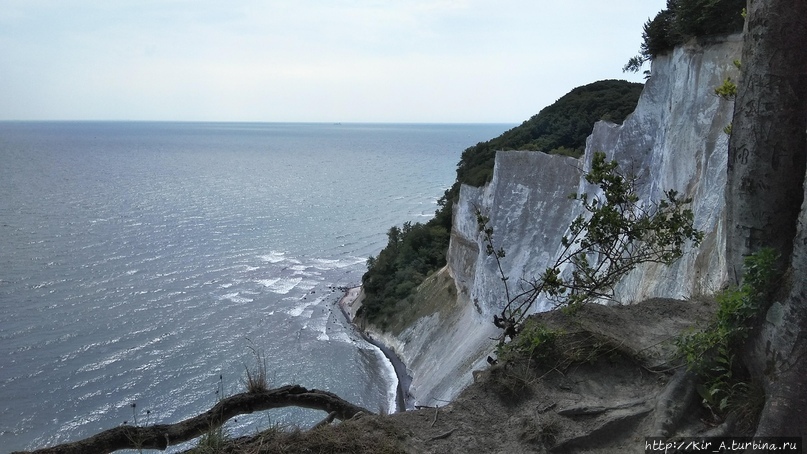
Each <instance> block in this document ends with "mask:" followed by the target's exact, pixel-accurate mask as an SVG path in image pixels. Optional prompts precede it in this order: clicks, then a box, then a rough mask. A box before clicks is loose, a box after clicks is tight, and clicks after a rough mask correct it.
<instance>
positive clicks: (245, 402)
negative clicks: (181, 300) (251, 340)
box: [33, 385, 371, 454]
mask: <svg viewBox="0 0 807 454" xmlns="http://www.w3.org/2000/svg"><path fill="white" fill-rule="evenodd" d="M292 406H294V407H303V408H311V409H315V410H323V411H326V412H328V413H329V417H330V414H333V415H334V418H338V419H340V420H346V419H350V418H352V417H353V416H355V415H356V414H357V413H360V412H364V413H368V414H370V413H371V412H369V411H368V410H366V409H364V408H361V407H359V406H357V405H353V404H351V403H350V402H348V401H346V400H343V399H342V398H340V397H339V396H337V395H336V394H333V393H330V392H328V391H320V390H317V389H311V390H309V389H306V388H304V387H302V386H299V385H288V386H282V387H280V388H275V389H270V390H267V391H264V392H260V393H241V394H236V395H234V396H231V397H228V398H226V399H223V400H221V401H219V403H217V404H216V405H215V406H214V407H213V408H211V409H210V410H208V411H206V412H205V413H202V414H200V415H197V416H194V417H192V418H188V419H186V420H184V421H181V422H178V423H176V424H156V425H153V426H147V427H135V426H129V425H124V426H119V427H115V428H114V429H109V430H105V431H103V432H101V433H99V434H96V435H93V436H91V437H89V438H85V439H83V440H79V441H75V442H71V443H64V444H61V445H57V446H53V447H50V448H43V449H38V450H36V451H33V453H36V454H74V453H75V454H89V453H107V452H113V451H117V450H120V449H160V450H164V449H166V448H167V447H168V446H171V445H176V444H179V443H183V442H185V441H188V440H192V439H194V438H196V437H199V436H201V435H203V434H205V433H207V432H209V431H210V430H211V429H215V428H218V427H221V425H223V424H224V423H225V422H227V420H229V419H231V418H234V417H236V416H238V415H243V414H249V413H253V412H256V411H263V410H270V409H273V408H281V407H292Z"/></svg>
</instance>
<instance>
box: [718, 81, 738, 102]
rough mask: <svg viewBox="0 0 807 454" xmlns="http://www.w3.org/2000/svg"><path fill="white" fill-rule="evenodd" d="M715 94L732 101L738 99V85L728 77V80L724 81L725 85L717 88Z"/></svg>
mask: <svg viewBox="0 0 807 454" xmlns="http://www.w3.org/2000/svg"><path fill="white" fill-rule="evenodd" d="M715 94H716V95H717V96H720V97H721V98H723V99H725V100H727V101H730V100H732V99H734V98H735V97H737V84H735V83H734V82H733V81H732V80H731V77H726V79H725V80H723V84H722V85H720V86H719V87H717V88H715Z"/></svg>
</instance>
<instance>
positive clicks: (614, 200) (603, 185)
mask: <svg viewBox="0 0 807 454" xmlns="http://www.w3.org/2000/svg"><path fill="white" fill-rule="evenodd" d="M585 179H586V181H587V182H588V183H589V184H592V185H596V186H598V187H599V188H600V191H601V194H600V195H597V196H594V197H589V196H588V194H572V195H571V196H570V198H572V199H574V200H578V201H579V202H580V203H581V204H582V207H583V210H584V213H583V214H581V215H579V216H578V217H577V218H575V219H574V220H573V221H572V223H571V224H570V225H569V231H568V234H567V235H564V236H563V238H562V239H561V246H562V250H561V252H560V254H559V255H558V257H557V258H556V259H555V262H554V263H553V264H552V265H551V266H549V267H547V268H546V269H545V270H544V271H543V272H542V273H541V274H540V275H538V276H537V277H534V278H531V279H522V280H521V281H520V287H519V291H518V292H517V293H514V292H513V290H512V289H511V288H510V284H509V278H508V276H507V275H506V274H505V272H504V268H503V266H502V259H504V258H505V255H506V254H505V251H504V249H503V248H501V247H499V248H498V249H497V248H496V246H495V244H494V241H493V228H492V227H490V226H489V225H488V224H489V221H490V219H489V218H488V217H487V216H485V215H483V214H482V212H481V210H479V209H477V223H478V226H479V231H480V232H481V233H482V238H483V242H484V243H485V248H486V253H487V254H488V255H489V256H491V257H493V258H494V260H495V261H496V266H497V268H498V271H499V274H500V276H501V279H502V282H503V283H504V288H505V298H506V304H505V306H504V308H503V309H502V311H501V313H500V314H498V315H494V317H493V323H494V324H495V325H496V326H497V327H499V328H501V329H503V330H504V333H503V335H502V341H504V339H505V338H507V337H510V338H511V339H512V338H513V337H515V335H516V334H517V333H518V331H519V330H520V329H521V325H522V321H523V320H524V318H525V317H526V315H527V313H528V312H529V310H530V308H531V307H532V306H533V304H535V301H536V300H537V299H538V297H539V296H540V295H541V294H542V293H543V294H546V296H547V297H548V299H549V300H550V301H553V302H554V304H555V307H556V308H558V307H563V308H568V309H571V310H574V309H575V308H577V307H578V306H580V305H582V304H585V303H587V302H590V301H592V300H596V299H610V300H613V298H614V295H613V289H614V286H615V285H616V284H617V282H619V280H620V279H621V278H622V277H624V276H625V275H626V274H627V273H628V272H630V271H631V270H633V269H634V268H635V267H636V266H637V265H639V264H641V263H664V264H670V263H672V262H673V261H675V260H676V259H678V258H679V257H681V255H682V254H683V247H684V245H685V244H686V243H687V242H688V241H692V242H694V243H695V244H698V243H700V241H701V240H702V239H703V232H700V231H698V230H697V229H695V228H694V227H693V221H694V214H693V213H692V210H690V209H688V208H686V206H687V205H688V204H690V203H691V202H692V200H691V199H688V198H682V197H680V196H679V195H678V193H677V192H676V191H674V190H669V191H667V192H665V194H664V195H665V199H663V200H661V201H660V202H658V203H655V204H649V205H646V204H643V203H641V202H640V201H639V197H638V196H637V195H636V187H637V179H636V177H633V176H628V177H626V176H625V175H623V174H622V173H620V172H619V169H618V164H617V162H616V161H610V162H608V161H606V157H605V153H601V152H597V153H595V154H594V158H593V162H592V166H591V170H590V171H589V172H588V173H587V174H586V175H585ZM568 267H571V272H570V273H564V270H565V269H567V268H568Z"/></svg>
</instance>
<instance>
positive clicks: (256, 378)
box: [243, 339, 269, 393]
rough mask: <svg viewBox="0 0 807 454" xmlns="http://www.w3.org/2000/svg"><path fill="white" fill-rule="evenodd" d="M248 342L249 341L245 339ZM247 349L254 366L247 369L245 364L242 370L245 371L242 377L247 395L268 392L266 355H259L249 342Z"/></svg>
mask: <svg viewBox="0 0 807 454" xmlns="http://www.w3.org/2000/svg"><path fill="white" fill-rule="evenodd" d="M247 340H248V341H249V339H247ZM247 348H249V349H250V351H251V352H252V355H253V356H254V357H255V365H254V366H253V367H251V368H250V367H248V366H247V365H246V364H245V365H244V369H245V370H246V374H245V376H244V380H243V381H244V386H246V388H247V392H249V393H263V392H266V391H268V390H269V380H268V377H267V375H266V373H267V366H266V355H264V354H263V353H261V352H260V351H259V350H258V349H257V348H255V345H254V344H252V341H249V345H247Z"/></svg>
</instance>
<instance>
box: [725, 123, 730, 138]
mask: <svg viewBox="0 0 807 454" xmlns="http://www.w3.org/2000/svg"><path fill="white" fill-rule="evenodd" d="M731 125H732V124H731V123H729V124H727V125H726V127H725V128H723V132H724V133H726V135H727V136H730V135H731Z"/></svg>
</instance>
